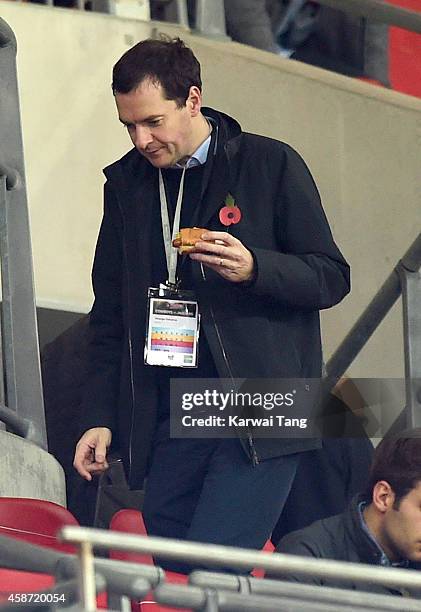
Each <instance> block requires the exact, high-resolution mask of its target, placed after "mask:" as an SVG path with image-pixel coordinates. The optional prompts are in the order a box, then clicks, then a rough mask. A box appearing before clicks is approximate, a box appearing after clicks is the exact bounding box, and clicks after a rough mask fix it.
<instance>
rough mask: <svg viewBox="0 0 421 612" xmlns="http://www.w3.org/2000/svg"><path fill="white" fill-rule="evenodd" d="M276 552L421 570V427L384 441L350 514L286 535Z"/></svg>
mask: <svg viewBox="0 0 421 612" xmlns="http://www.w3.org/2000/svg"><path fill="white" fill-rule="evenodd" d="M276 550H277V552H282V553H287V554H294V555H302V556H308V557H316V558H319V559H335V560H337V561H351V562H353V563H368V564H371V565H381V566H384V567H404V568H414V569H419V568H420V567H421V428H419V429H413V430H408V431H404V432H401V433H399V434H397V435H393V436H387V437H385V438H384V439H383V440H382V442H380V444H379V446H378V447H377V448H376V450H375V452H374V458H373V463H372V466H371V469H370V475H369V480H368V485H367V488H366V490H365V492H364V493H362V494H361V495H359V496H357V497H356V498H355V499H354V500H353V501H352V503H351V505H350V507H349V509H348V510H347V511H346V512H344V513H342V514H338V515H336V516H332V517H330V518H327V519H322V520H320V521H316V522H315V523H313V524H312V525H310V526H309V527H305V528H304V529H300V530H298V531H295V532H293V533H290V534H288V535H287V536H285V537H284V538H283V539H282V540H281V541H280V542H279V544H278V546H277V548H276ZM273 577H275V576H273ZM276 578H280V576H279V575H277V576H276ZM282 579H284V580H293V581H297V582H311V583H312V584H318V585H328V586H335V587H338V586H339V587H345V588H346V587H347V588H350V584H349V582H348V583H347V582H345V581H340V582H338V581H336V580H329V579H328V580H325V579H322V578H316V577H315V578H313V579H308V578H303V577H300V576H298V575H294V574H292V575H285V576H282ZM352 587H353V588H356V589H360V590H365V591H373V592H377V593H383V594H386V593H394V594H397V595H407V594H410V593H408V592H407V591H406V589H405V590H404V589H398V588H396V587H394V588H392V587H386V586H384V587H383V586H376V585H371V584H369V585H368V584H366V583H354V584H353V585H352ZM420 593H421V589H420V592H419V593H416V594H415V595H416V596H417V597H419V596H420Z"/></svg>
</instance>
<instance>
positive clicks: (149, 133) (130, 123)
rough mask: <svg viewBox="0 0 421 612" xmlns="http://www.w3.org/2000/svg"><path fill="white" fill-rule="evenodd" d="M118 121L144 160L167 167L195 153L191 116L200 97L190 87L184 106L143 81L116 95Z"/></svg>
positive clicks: (196, 112) (146, 81)
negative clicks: (168, 98)
mask: <svg viewBox="0 0 421 612" xmlns="http://www.w3.org/2000/svg"><path fill="white" fill-rule="evenodd" d="M115 100H116V104H117V110H118V115H119V119H120V121H121V122H122V123H123V124H124V125H125V126H126V127H127V131H128V132H129V135H130V138H131V140H132V142H133V144H134V146H135V147H136V149H137V150H138V151H139V153H141V154H142V155H143V156H144V157H146V159H147V160H148V161H149V162H150V163H151V164H152V165H153V166H156V167H157V168H167V167H168V166H172V165H174V164H175V163H176V162H178V161H179V160H180V159H183V158H185V157H188V156H190V155H191V154H192V153H194V150H195V148H194V143H195V129H194V128H195V125H194V118H195V117H197V115H198V113H199V112H200V106H201V96H200V91H199V89H198V88H197V87H191V88H190V94H189V97H188V99H187V101H186V105H185V106H182V107H181V108H178V107H177V104H176V102H175V101H174V100H167V99H166V98H165V96H164V93H163V89H162V86H161V85H158V84H155V83H153V82H151V81H150V80H145V81H143V82H142V83H140V85H138V87H136V89H134V90H132V91H130V92H129V93H127V94H120V93H117V94H116V96H115Z"/></svg>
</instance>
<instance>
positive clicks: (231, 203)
mask: <svg viewBox="0 0 421 612" xmlns="http://www.w3.org/2000/svg"><path fill="white" fill-rule="evenodd" d="M219 220H220V222H221V223H222V225H226V226H227V227H228V226H229V225H236V224H237V223H239V222H240V221H241V210H240V209H239V208H238V206H237V205H236V203H235V200H234V196H232V195H231V194H230V193H229V194H228V195H227V197H226V198H225V206H223V207H222V208H221V210H220V211H219Z"/></svg>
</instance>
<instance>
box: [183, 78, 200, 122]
mask: <svg viewBox="0 0 421 612" xmlns="http://www.w3.org/2000/svg"><path fill="white" fill-rule="evenodd" d="M186 106H187V109H188V110H189V112H190V115H191V116H192V117H197V115H199V113H200V109H201V108H202V92H201V91H200V89H199V88H198V87H196V85H192V86H191V87H190V91H189V96H188V98H187V100H186Z"/></svg>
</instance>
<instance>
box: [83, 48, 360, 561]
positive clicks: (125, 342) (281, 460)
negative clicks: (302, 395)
mask: <svg viewBox="0 0 421 612" xmlns="http://www.w3.org/2000/svg"><path fill="white" fill-rule="evenodd" d="M113 92H114V95H115V100H116V105H117V111H118V115H119V119H120V121H121V122H122V124H123V125H124V126H125V127H126V129H127V131H128V133H129V136H130V138H131V140H132V142H133V144H134V145H135V148H134V149H132V150H131V151H130V152H129V153H127V154H126V155H125V156H124V157H123V158H122V159H120V160H119V161H117V162H116V163H114V164H112V165H111V166H109V167H108V168H106V170H105V174H106V177H107V182H106V185H105V203H104V218H103V221H102V225H101V230H100V234H99V238H98V243H97V248H96V254H95V262H94V267H93V285H94V291H95V303H94V306H93V310H92V314H91V319H90V328H91V334H92V341H91V351H90V362H91V367H90V373H89V383H88V385H87V390H86V393H85V398H84V404H83V406H84V415H83V427H84V429H85V430H86V431H85V433H84V434H83V436H82V437H81V439H80V441H79V443H78V445H77V448H76V454H75V461H74V465H75V467H76V469H77V470H78V471H79V473H80V474H81V475H82V476H83V477H84V478H86V479H87V480H90V479H91V477H92V474H93V473H98V472H101V471H103V470H104V469H105V468H106V466H107V463H106V452H107V448H108V447H109V445H110V444H111V436H112V434H113V444H114V445H115V446H116V447H117V448H118V450H119V451H120V453H121V454H122V457H123V461H124V464H125V467H126V471H127V476H128V480H129V483H130V484H131V486H134V487H137V488H140V487H141V486H142V484H143V481H144V479H145V477H146V476H147V480H146V486H145V504H144V508H143V512H144V517H145V522H146V525H147V528H148V531H149V532H150V533H151V534H155V535H161V536H168V537H177V538H181V539H190V540H196V541H205V542H214V543H220V544H232V545H241V546H248V547H253V548H260V547H261V546H263V544H264V542H265V540H266V539H267V537H268V536H269V534H270V532H271V530H272V529H273V526H274V525H275V523H276V520H277V518H278V517H279V515H280V512H281V509H282V506H283V504H284V501H285V498H286V497H287V495H288V491H289V488H290V486H291V482H292V480H293V478H294V475H295V471H296V468H297V463H298V458H299V456H300V453H302V452H304V451H307V450H310V449H314V448H317V447H318V442H317V440H314V439H311V438H310V437H307V438H303V437H302V436H299V435H296V436H295V437H294V435H293V434H292V435H291V437H289V438H283V439H281V438H278V439H268V438H266V439H263V438H262V439H260V438H254V437H253V435H252V433H251V432H248V434H247V435H246V436H245V437H236V436H235V437H234V438H230V439H223V440H220V439H213V438H207V439H186V438H183V439H176V438H171V436H170V431H169V429H170V427H169V423H170V419H169V417H170V379H191V378H206V379H209V378H218V377H220V378H225V379H229V380H234V379H237V378H275V379H279V378H317V377H320V375H321V342H320V326H319V310H320V309H322V308H329V307H330V306H333V305H334V304H336V303H338V302H339V301H340V300H341V299H342V298H343V297H344V295H346V293H347V292H348V291H349V268H348V265H347V264H346V262H345V260H344V259H343V257H342V255H341V253H340V252H339V250H338V248H337V246H336V245H335V243H334V241H333V238H332V235H331V232H330V229H329V226H328V223H327V220H326V217H325V215H324V213H323V210H322V207H321V203H320V199H319V195H318V193H317V189H316V187H315V185H314V182H313V180H312V177H311V175H310V173H309V171H308V170H307V168H306V166H305V164H304V162H303V161H302V159H301V158H300V157H299V155H298V154H297V153H296V152H295V151H294V150H292V149H291V148H290V147H289V146H287V145H285V144H283V143H280V142H278V141H275V140H272V139H269V138H263V137H261V136H256V135H253V134H247V133H244V132H242V130H241V128H240V126H239V124H238V123H237V122H236V121H235V120H234V119H232V118H230V117H228V116H227V115H224V114H223V113H220V112H217V111H214V110H212V109H208V108H202V97H201V78H200V65H199V63H198V61H197V59H196V58H195V56H194V55H193V53H192V52H191V50H190V49H188V48H187V47H186V46H185V45H184V43H183V42H182V41H180V40H179V39H176V40H169V39H161V40H146V41H143V42H141V43H139V44H137V45H135V46H134V47H133V48H132V49H130V50H129V51H127V52H126V53H125V54H124V55H123V56H122V58H121V59H120V60H119V61H118V62H117V64H116V65H115V67H114V71H113ZM177 226H179V227H180V228H183V227H184V228H185V227H193V226H198V227H201V228H206V229H204V230H203V233H202V234H201V239H200V240H198V241H196V244H195V246H194V248H193V250H192V251H191V252H190V254H189V255H187V256H183V257H178V260H177V251H176V250H175V249H173V247H172V245H171V239H172V238H174V236H175V234H176V232H177V229H178V227H177ZM223 230H224V231H223ZM186 291H188V292H190V293H189V295H190V298H189V299H190V302H189V304H187V302H188V300H186V298H185V297H183V296H185V295H187V294H186V293H185V292H186ZM154 295H155V296H156V295H159V296H161V297H162V296H164V297H165V300H166V302H165V304H160V307H163V308H164V310H165V309H167V311H168V312H167V315H168V317H170V318H171V316H170V314H171V313H170V310H171V309H170V307H169V306H168V305H171V304H172V306H174V307H177V308H178V306H179V304H180V302H183V300H185V301H184V302H183V303H185V306H186V312H191V313H193V314H194V313H195V312H197V310H199V311H200V312H201V322H200V325H201V333H200V343H199V344H198V345H197V344H195V333H194V328H195V324H192V325H191V326H190V327H191V328H192V329H193V331H191V332H190V331H189V334H187V337H188V339H187V340H186V341H185V344H184V345H183V344H182V340H180V339H178V340H176V342H181V344H179V345H177V347H178V348H176V349H173V348H172V346H173V345H171V346H169V345H168V342H167V340H166V335H165V334H166V333H167V331H168V329H166V330H164V332H163V331H162V329H160V328H159V325H157V324H156V320H155V323H153V320H154V319H153V316H154V313H155V311H154V308H155V305H156V302H154V301H153V296H154ZM174 295H175V296H176V299H175V301H174V300H173V301H171V299H170V298H171V296H173V297H174ZM155 299H157V298H156V297H155ZM168 300H169V301H168ZM192 304H193V306H192ZM156 312H158V311H156ZM151 313H152V314H151ZM167 315H166V316H167ZM189 316H190V315H189ZM164 327H165V326H164ZM147 329H149V331H150V333H149V334H148V333H146V330H147ZM152 340H153V342H152ZM166 342H167V345H166V346H165V350H166V352H164V351H162V349H161V348H160V347H161V346H162V343H164V344H165V343H166ZM189 343H191V344H189ZM186 344H188V345H189V350H191V351H192V353H191V354H190V355H191V356H189V355H182V354H181V355H182V357H181V358H182V359H184V358H185V361H184V362H183V363H184V365H185V364H186V360H188V359H191V360H194V359H195V358H197V363H196V367H195V368H191V367H165V366H169V365H170V364H171V363H174V362H175V361H178V362H179V360H180V352H177V351H178V349H179V348H180V350H185V345H186ZM197 346H198V348H197ZM160 350H161V353H160V352H159V351H160ZM195 351H196V352H195ZM169 357H170V358H171V360H172V361H169V359H168V358H169ZM171 567H173V568H174V566H171Z"/></svg>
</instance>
